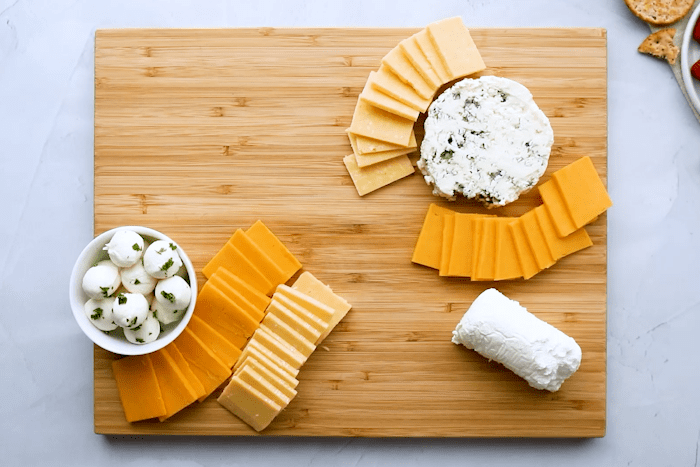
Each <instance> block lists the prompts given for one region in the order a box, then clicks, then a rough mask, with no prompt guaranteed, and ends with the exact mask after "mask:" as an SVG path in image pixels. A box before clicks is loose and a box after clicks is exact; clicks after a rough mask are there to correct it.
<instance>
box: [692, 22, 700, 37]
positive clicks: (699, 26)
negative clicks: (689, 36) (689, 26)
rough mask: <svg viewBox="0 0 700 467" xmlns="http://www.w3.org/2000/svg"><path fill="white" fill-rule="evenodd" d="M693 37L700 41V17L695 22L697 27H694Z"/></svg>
mask: <svg viewBox="0 0 700 467" xmlns="http://www.w3.org/2000/svg"><path fill="white" fill-rule="evenodd" d="M693 38H694V39H695V40H696V41H697V42H698V43H700V19H698V21H697V22H696V23H695V29H693Z"/></svg>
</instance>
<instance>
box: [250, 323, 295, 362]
mask: <svg viewBox="0 0 700 467" xmlns="http://www.w3.org/2000/svg"><path fill="white" fill-rule="evenodd" d="M251 341H255V342H258V343H259V344H261V345H262V346H263V347H265V348H266V349H268V350H270V351H271V352H272V353H274V354H275V355H277V356H278V357H279V358H281V359H282V360H284V361H285V362H287V363H289V365H291V366H292V367H293V368H295V369H297V370H298V369H299V368H301V367H302V365H304V362H306V357H305V356H304V355H302V353H301V352H299V351H298V350H297V349H295V348H294V347H293V346H292V345H290V344H288V343H286V342H284V341H283V340H282V338H280V337H279V336H277V335H276V334H274V333H273V332H270V331H268V330H265V329H262V328H259V329H258V330H257V331H255V334H254V335H253V337H252V338H251Z"/></svg>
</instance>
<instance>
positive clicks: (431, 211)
mask: <svg viewBox="0 0 700 467" xmlns="http://www.w3.org/2000/svg"><path fill="white" fill-rule="evenodd" d="M452 212H454V211H452V210H450V209H447V208H443V207H442V206H438V205H437V204H434V203H431V204H430V207H429V208H428V212H427V213H426V215H425V219H424V220H423V227H422V228H421V231H420V233H419V234H418V240H417V241H416V246H415V248H414V249H413V256H412V257H411V261H412V262H414V263H416V264H420V265H423V266H427V267H429V268H433V269H439V268H440V259H441V258H442V230H443V228H444V225H445V223H444V218H445V215H446V214H448V213H452Z"/></svg>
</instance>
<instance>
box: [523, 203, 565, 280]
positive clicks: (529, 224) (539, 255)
mask: <svg viewBox="0 0 700 467" xmlns="http://www.w3.org/2000/svg"><path fill="white" fill-rule="evenodd" d="M520 223H521V224H522V226H523V230H524V231H525V237H526V238H527V241H528V243H529V244H530V248H531V249H532V253H533V255H534V256H535V261H536V262H537V267H538V268H539V269H540V270H542V269H546V268H548V267H550V266H552V265H553V264H554V263H555V261H556V258H554V257H553V256H552V254H551V253H550V252H549V247H548V246H547V240H546V239H545V236H544V233H543V232H542V229H540V225H539V223H538V222H537V217H536V213H535V211H534V210H530V211H528V212H526V213H525V214H523V215H522V216H520Z"/></svg>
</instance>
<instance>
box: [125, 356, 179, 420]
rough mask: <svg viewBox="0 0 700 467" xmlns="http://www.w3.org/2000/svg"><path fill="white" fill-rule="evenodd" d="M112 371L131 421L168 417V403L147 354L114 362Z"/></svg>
mask: <svg viewBox="0 0 700 467" xmlns="http://www.w3.org/2000/svg"><path fill="white" fill-rule="evenodd" d="M112 372H113V373H114V379H115V380H116V382H117V389H118V390H119V399H120V400H121V403H122V407H123V409H124V415H125V416H126V420H127V421H128V422H137V421H139V420H148V419H149V418H156V417H163V416H165V414H166V413H167V411H166V410H165V402H164V401H163V396H162V394H161V390H160V387H159V386H158V379H157V378H156V373H155V371H154V369H153V364H152V363H151V359H150V357H149V356H148V355H136V356H132V357H124V358H121V359H119V360H114V361H113V362H112Z"/></svg>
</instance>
